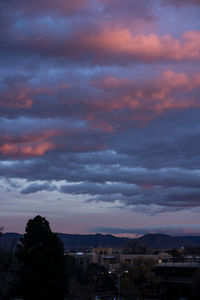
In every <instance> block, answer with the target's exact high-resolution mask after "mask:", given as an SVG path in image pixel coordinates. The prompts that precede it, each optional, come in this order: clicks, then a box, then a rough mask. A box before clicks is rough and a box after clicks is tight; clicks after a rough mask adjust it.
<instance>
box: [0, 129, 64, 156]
mask: <svg viewBox="0 0 200 300" xmlns="http://www.w3.org/2000/svg"><path fill="white" fill-rule="evenodd" d="M58 134H59V132H57V131H55V130H52V131H51V130H49V131H45V132H42V133H40V134H38V135H37V134H36V133H35V134H31V135H24V136H22V137H20V138H18V139H17V138H14V137H10V136H7V137H6V138H5V141H4V142H3V144H2V146H0V152H1V153H2V154H4V155H6V156H9V157H14V158H16V157H20V156H22V157H27V156H41V155H43V154H45V153H46V152H47V151H49V150H52V149H54V148H55V147H56V145H55V143H53V142H51V141H48V139H49V138H50V137H53V136H56V135H58Z"/></svg>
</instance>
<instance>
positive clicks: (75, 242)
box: [0, 233, 200, 251]
mask: <svg viewBox="0 0 200 300" xmlns="http://www.w3.org/2000/svg"><path fill="white" fill-rule="evenodd" d="M22 236H23V235H22V234H19V233H5V234H3V235H2V236H1V237H0V247H1V248H2V247H4V248H9V247H10V246H11V245H13V244H16V243H17V242H18V241H19V240H20V238H21V237H22ZM58 236H59V237H60V239H61V240H62V242H63V244H64V247H65V249H66V250H68V251H69V250H72V249H74V250H77V249H91V248H92V247H111V248H124V247H126V246H127V245H128V244H130V243H133V242H135V243H139V244H142V245H146V246H147V247H148V248H152V249H163V250H169V249H173V248H181V247H182V246H183V247H186V246H190V247H200V236H178V237H174V236H169V235H166V234H146V235H144V236H142V237H140V238H137V239H130V238H126V237H116V236H113V235H111V234H99V233H98V234H87V235H82V234H65V233H58Z"/></svg>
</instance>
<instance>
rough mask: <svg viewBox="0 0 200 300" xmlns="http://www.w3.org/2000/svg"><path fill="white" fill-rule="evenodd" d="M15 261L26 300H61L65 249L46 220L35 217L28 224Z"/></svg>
mask: <svg viewBox="0 0 200 300" xmlns="http://www.w3.org/2000/svg"><path fill="white" fill-rule="evenodd" d="M18 258H19V261H20V262H21V276H22V289H23V294H24V295H23V296H24V299H25V300H32V299H39V300H40V299H58V300H61V299H64V294H65V257H64V248H63V244H62V242H61V240H60V239H59V237H58V236H57V234H55V233H53V232H52V231H51V228H50V226H49V223H48V221H47V220H46V219H45V218H43V217H41V216H36V217H35V218H34V219H30V220H29V221H28V223H27V226H26V233H25V234H24V237H23V238H22V239H21V244H20V245H19V246H18Z"/></svg>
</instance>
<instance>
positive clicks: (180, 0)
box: [163, 0, 200, 7]
mask: <svg viewBox="0 0 200 300" xmlns="http://www.w3.org/2000/svg"><path fill="white" fill-rule="evenodd" d="M163 4H164V5H166V4H170V5H173V6H176V7H181V6H191V5H194V6H198V5H200V1H199V0H190V1H187V0H167V1H163Z"/></svg>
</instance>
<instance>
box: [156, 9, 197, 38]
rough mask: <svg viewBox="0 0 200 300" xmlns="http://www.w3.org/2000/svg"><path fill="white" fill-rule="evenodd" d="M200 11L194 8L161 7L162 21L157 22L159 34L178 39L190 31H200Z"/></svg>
mask: <svg viewBox="0 0 200 300" xmlns="http://www.w3.org/2000/svg"><path fill="white" fill-rule="evenodd" d="M199 15H200V9H199V7H198V8H196V7H194V6H189V5H188V6H184V7H181V8H178V9H176V8H175V7H172V6H170V7H168V6H163V7H160V19H159V20H158V22H157V26H158V33H159V34H171V35H173V36H174V37H176V38H179V37H180V35H181V34H182V33H183V32H185V31H188V30H200V18H199Z"/></svg>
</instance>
